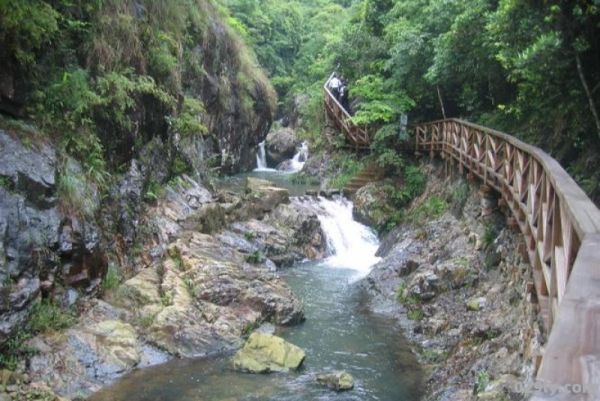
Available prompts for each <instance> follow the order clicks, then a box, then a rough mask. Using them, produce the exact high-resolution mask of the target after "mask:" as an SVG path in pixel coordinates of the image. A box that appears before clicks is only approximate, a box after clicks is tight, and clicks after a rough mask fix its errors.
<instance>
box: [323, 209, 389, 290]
mask: <svg viewBox="0 0 600 401" xmlns="http://www.w3.org/2000/svg"><path fill="white" fill-rule="evenodd" d="M318 206H319V209H320V212H319V213H318V217H319V221H320V222H321V227H322V228H323V232H324V234H325V237H326V238H327V245H328V247H329V250H330V252H331V256H329V257H328V258H327V260H326V261H325V264H326V265H327V266H331V267H338V268H346V269H351V270H354V271H355V272H356V274H355V275H354V276H353V280H359V279H361V278H363V277H365V276H366V275H367V274H369V272H370V271H371V267H372V266H373V265H374V264H375V263H377V262H378V261H379V259H380V258H379V257H377V256H375V253H376V252H377V248H378V247H379V240H378V239H377V235H375V232H374V231H373V230H371V229H370V228H369V227H367V226H365V225H363V224H361V223H359V222H357V221H356V220H354V218H353V217H352V202H350V201H348V200H347V199H344V198H338V199H334V200H329V199H325V198H319V203H318Z"/></svg>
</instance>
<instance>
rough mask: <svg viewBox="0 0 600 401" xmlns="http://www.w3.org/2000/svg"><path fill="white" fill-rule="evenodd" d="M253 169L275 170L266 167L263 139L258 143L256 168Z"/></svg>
mask: <svg viewBox="0 0 600 401" xmlns="http://www.w3.org/2000/svg"><path fill="white" fill-rule="evenodd" d="M254 171H277V170H275V169H274V168H269V167H267V152H266V150H265V141H262V142H260V143H259V144H258V151H257V152H256V168H255V169H254Z"/></svg>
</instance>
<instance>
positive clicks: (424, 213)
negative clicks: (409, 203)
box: [408, 195, 448, 223]
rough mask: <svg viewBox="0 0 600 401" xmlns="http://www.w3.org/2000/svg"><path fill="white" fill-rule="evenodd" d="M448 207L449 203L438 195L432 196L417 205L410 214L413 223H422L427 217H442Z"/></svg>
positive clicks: (409, 217)
mask: <svg viewBox="0 0 600 401" xmlns="http://www.w3.org/2000/svg"><path fill="white" fill-rule="evenodd" d="M446 209H448V203H447V202H446V201H445V200H443V199H442V198H440V197H439V196H437V195H433V196H430V197H429V198H427V200H425V202H423V203H422V204H420V205H419V206H418V207H416V208H415V209H414V210H413V211H412V212H411V213H410V215H409V216H408V219H409V221H411V222H412V223H420V222H423V221H424V220H426V219H435V218H438V217H440V216H441V215H442V214H443V213H444V212H445V211H446Z"/></svg>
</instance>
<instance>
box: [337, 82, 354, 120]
mask: <svg viewBox="0 0 600 401" xmlns="http://www.w3.org/2000/svg"><path fill="white" fill-rule="evenodd" d="M339 93H340V96H339V100H340V104H341V105H342V107H343V108H344V110H346V112H347V113H348V114H352V113H351V112H350V102H349V101H348V82H347V81H346V80H345V79H343V78H342V86H341V87H340V91H339Z"/></svg>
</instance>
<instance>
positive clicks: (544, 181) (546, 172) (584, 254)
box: [414, 119, 600, 401]
mask: <svg viewBox="0 0 600 401" xmlns="http://www.w3.org/2000/svg"><path fill="white" fill-rule="evenodd" d="M414 137H415V146H416V150H417V152H422V153H429V155H430V156H431V157H434V156H440V157H442V158H443V159H445V160H446V162H447V163H448V165H449V166H451V165H456V166H457V167H458V169H459V170H460V171H461V172H463V171H465V172H467V173H468V174H470V175H471V176H476V177H479V178H480V179H481V181H482V183H483V185H485V186H486V187H489V188H493V189H495V190H496V191H497V192H498V193H499V194H500V196H501V199H500V202H501V203H503V204H504V205H505V206H507V207H508V208H509V209H510V210H511V213H512V221H513V222H514V224H515V225H518V227H519V229H520V230H521V233H522V234H523V236H524V238H525V242H526V246H527V252H528V256H529V261H530V263H531V266H532V269H533V277H534V287H535V293H536V295H537V299H538V302H539V307H540V310H539V312H540V314H541V315H542V317H543V318H544V322H545V325H546V328H547V330H548V331H549V337H548V342H547V344H546V346H545V350H544V354H543V355H542V359H541V365H540V366H539V369H538V372H537V380H538V381H539V382H543V383H547V385H548V386H547V387H546V391H538V393H536V394H534V395H533V396H532V398H531V400H535V401H542V400H544V401H545V400H569V401H574V400H585V401H592V400H600V211H599V210H598V208H597V207H596V206H595V205H594V204H593V202H592V201H591V200H590V199H589V198H588V197H587V196H586V194H585V193H584V192H583V190H582V189H581V188H579V186H578V185H577V184H576V183H575V181H574V180H573V179H572V178H571V177H570V176H569V174H567V172H566V171H565V170H564V169H563V168H562V167H561V166H560V164H559V163H558V162H557V161H556V160H554V159H553V158H551V157H550V156H549V155H548V154H546V153H545V152H543V151H542V150H540V149H539V148H537V147H534V146H531V145H528V144H526V143H524V142H521V141H519V140H517V139H516V138H514V137H512V136H510V135H507V134H504V133H502V132H498V131H494V130H492V129H489V128H485V127H481V126H478V125H475V124H471V123H468V122H465V121H461V120H457V119H447V120H441V121H435V122H431V123H426V124H420V125H418V126H416V127H415V129H414ZM561 386H562V387H561ZM550 390H560V394H558V395H556V394H553V392H554V391H550ZM582 390H585V392H586V393H585V394H582Z"/></svg>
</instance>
